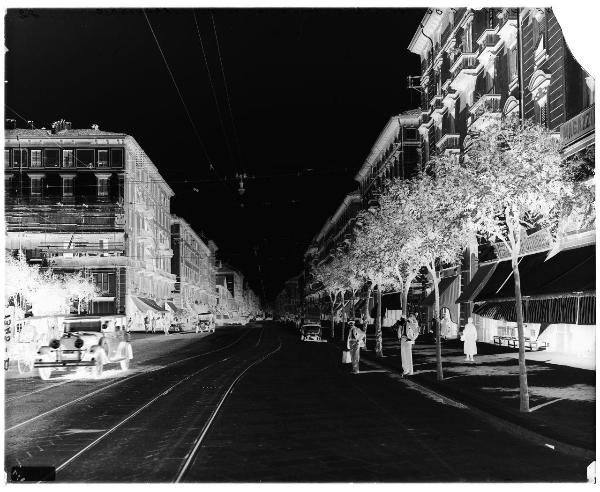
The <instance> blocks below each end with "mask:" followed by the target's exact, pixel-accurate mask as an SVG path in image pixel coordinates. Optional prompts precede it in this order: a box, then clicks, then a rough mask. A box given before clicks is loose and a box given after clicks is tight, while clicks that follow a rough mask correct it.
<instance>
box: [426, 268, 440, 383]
mask: <svg viewBox="0 0 600 492" xmlns="http://www.w3.org/2000/svg"><path fill="white" fill-rule="evenodd" d="M427 269H428V270H429V275H430V276H431V280H432V281H433V292H434V299H435V302H434V304H433V319H434V320H435V362H436V374H437V380H438V381H443V380H444V371H443V369H442V333H441V326H440V289H439V280H438V277H437V273H436V271H435V267H434V269H431V268H430V267H428V268H427Z"/></svg>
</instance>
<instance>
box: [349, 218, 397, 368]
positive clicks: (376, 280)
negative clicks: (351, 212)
mask: <svg viewBox="0 0 600 492" xmlns="http://www.w3.org/2000/svg"><path fill="white" fill-rule="evenodd" d="M359 220H360V222H361V224H362V226H361V227H360V229H358V230H357V231H356V233H355V236H354V240H353V241H352V243H351V245H350V247H349V251H348V254H349V256H350V258H351V262H352V264H353V268H354V270H355V272H356V273H355V274H356V275H357V276H358V277H359V278H363V279H365V280H366V281H368V282H369V287H368V289H373V290H375V289H376V293H377V314H376V319H375V354H376V356H377V357H383V337H382V330H381V303H382V294H383V291H384V290H386V289H388V288H390V287H393V286H395V285H397V284H396V282H397V280H396V279H395V276H394V275H395V273H394V270H393V266H392V265H390V263H389V262H388V261H387V260H388V256H387V254H386V247H387V244H386V232H385V224H384V221H385V217H384V216H383V215H382V214H381V213H380V212H379V210H373V211H368V212H362V213H361V214H360V216H359Z"/></svg>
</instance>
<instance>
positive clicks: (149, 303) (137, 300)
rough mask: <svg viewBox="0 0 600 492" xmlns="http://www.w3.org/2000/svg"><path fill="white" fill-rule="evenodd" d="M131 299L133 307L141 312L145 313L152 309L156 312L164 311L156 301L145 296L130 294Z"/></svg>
mask: <svg viewBox="0 0 600 492" xmlns="http://www.w3.org/2000/svg"><path fill="white" fill-rule="evenodd" d="M131 300H132V301H133V304H134V305H135V307H137V308H138V309H139V310H140V311H141V312H142V313H146V312H148V311H154V312H157V313H164V312H165V309H163V308H161V307H160V306H159V305H158V304H156V302H154V301H153V300H152V299H148V298H147V297H137V296H131Z"/></svg>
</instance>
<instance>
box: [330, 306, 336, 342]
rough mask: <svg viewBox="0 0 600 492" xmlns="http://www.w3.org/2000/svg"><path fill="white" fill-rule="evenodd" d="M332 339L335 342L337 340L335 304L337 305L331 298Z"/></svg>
mask: <svg viewBox="0 0 600 492" xmlns="http://www.w3.org/2000/svg"><path fill="white" fill-rule="evenodd" d="M330 299H331V339H332V340H334V339H335V321H334V316H335V309H334V304H335V298H334V297H331V296H330Z"/></svg>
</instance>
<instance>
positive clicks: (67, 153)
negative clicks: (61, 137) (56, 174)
mask: <svg viewBox="0 0 600 492" xmlns="http://www.w3.org/2000/svg"><path fill="white" fill-rule="evenodd" d="M63 167H74V160H73V151H72V150H63Z"/></svg>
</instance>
